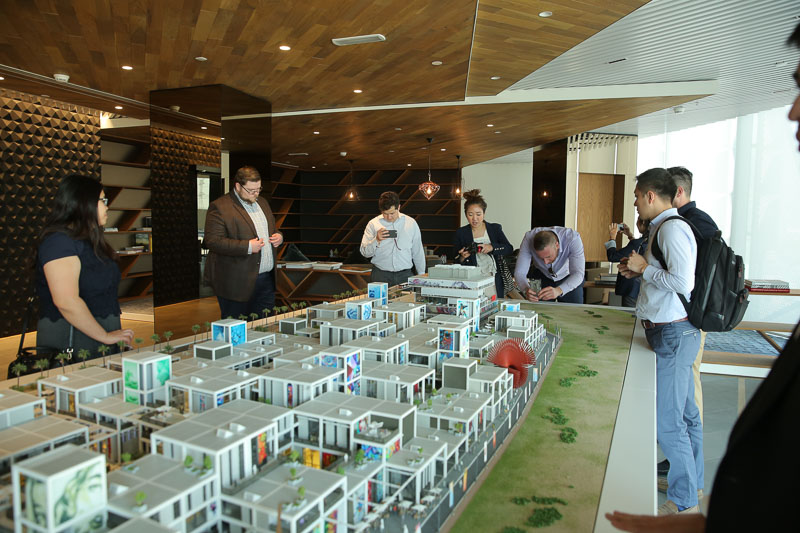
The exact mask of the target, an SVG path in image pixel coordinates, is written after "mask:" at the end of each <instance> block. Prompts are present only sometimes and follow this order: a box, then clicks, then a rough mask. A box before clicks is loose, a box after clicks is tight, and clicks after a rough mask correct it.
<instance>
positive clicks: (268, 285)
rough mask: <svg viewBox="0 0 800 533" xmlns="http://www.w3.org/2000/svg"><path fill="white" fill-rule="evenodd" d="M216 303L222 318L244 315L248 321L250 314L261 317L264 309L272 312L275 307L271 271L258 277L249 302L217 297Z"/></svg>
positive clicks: (273, 281) (273, 282)
mask: <svg viewBox="0 0 800 533" xmlns="http://www.w3.org/2000/svg"><path fill="white" fill-rule="evenodd" d="M217 302H219V311H220V316H221V317H222V318H228V317H230V318H239V317H240V316H242V315H245V316H246V317H247V320H250V315H251V314H252V313H255V314H257V315H258V316H260V317H263V316H264V309H269V310H270V311H272V308H273V307H275V280H274V278H273V277H272V271H271V270H270V271H268V272H262V273H261V274H259V275H258V277H257V278H256V286H255V288H254V289H253V294H252V296H250V300H248V301H246V302H237V301H236V300H228V299H227V298H223V297H222V296H217Z"/></svg>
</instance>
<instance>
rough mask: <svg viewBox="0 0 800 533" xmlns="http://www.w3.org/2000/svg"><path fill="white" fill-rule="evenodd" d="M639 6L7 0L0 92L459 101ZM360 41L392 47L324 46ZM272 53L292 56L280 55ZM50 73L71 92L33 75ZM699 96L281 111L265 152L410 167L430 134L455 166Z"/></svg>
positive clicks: (0, 40)
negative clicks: (61, 76) (183, 91)
mask: <svg viewBox="0 0 800 533" xmlns="http://www.w3.org/2000/svg"><path fill="white" fill-rule="evenodd" d="M646 1H647V0H620V1H616V2H608V1H607V0H552V1H537V0H529V1H526V0H480V2H477V1H476V0H437V1H435V2H431V1H430V0H337V1H331V0H307V1H306V2H304V3H303V4H302V8H298V4H297V3H296V2H285V1H281V0H269V1H267V0H262V1H258V2H254V1H251V0H138V1H136V2H129V1H113V2H104V1H96V0H74V1H56V0H39V1H30V0H3V1H2V2H0V75H2V76H4V77H5V78H6V79H5V80H2V81H0V88H3V87H6V88H9V89H13V90H20V91H25V92H30V93H33V94H38V93H42V92H46V94H49V95H50V96H51V97H52V98H57V99H63V100H65V101H68V102H72V103H75V104H78V105H82V106H88V107H95V108H97V109H101V110H105V111H110V112H116V113H122V114H128V115H129V116H133V117H138V118H146V117H147V116H148V106H147V105H146V104H147V103H148V100H149V95H150V91H153V90H158V89H173V88H180V87H195V86H203V85H213V84H224V85H227V86H229V87H232V88H234V89H236V90H239V91H242V92H244V93H247V94H250V95H253V96H255V97H259V98H262V99H265V100H267V101H268V102H270V104H271V107H272V112H274V113H280V112H295V111H299V110H315V109H318V110H322V109H330V108H355V107H358V108H364V107H370V106H376V105H397V104H409V103H428V102H458V101H462V100H464V98H465V97H467V96H483V95H495V94H497V93H498V92H500V91H502V90H504V89H506V88H507V87H509V86H510V85H511V84H513V83H514V82H516V81H517V80H519V79H521V78H523V77H524V76H526V75H528V74H530V73H531V72H532V71H534V70H536V69H538V68H539V67H541V66H542V65H544V64H546V63H547V62H549V61H550V60H551V59H553V58H555V57H557V56H559V55H561V54H562V53H564V52H565V51H567V50H568V49H570V48H571V47H573V46H574V45H576V44H577V43H579V42H581V41H583V40H585V39H587V38H588V37H590V36H592V35H594V34H595V33H597V32H598V31H600V30H602V29H603V28H605V27H607V26H608V25H610V24H612V23H613V22H615V21H616V20H618V19H619V18H621V17H623V16H625V15H626V14H628V13H630V12H631V11H633V10H635V9H636V8H637V7H639V6H641V5H643V4H645V3H646ZM541 11H552V12H553V16H552V17H549V18H542V17H539V15H538V14H539V13H540V12H541ZM369 33H382V34H384V35H385V36H386V38H387V40H386V41H385V42H381V43H374V44H365V45H359V46H347V47H336V46H334V45H333V44H332V43H331V38H334V37H346V36H352V35H360V34H369ZM283 44H286V45H289V46H291V47H292V49H291V50H290V51H281V50H279V48H278V47H279V46H280V45H283ZM197 56H204V57H206V58H208V60H207V61H204V62H200V61H196V60H195V59H194V58H195V57H197ZM434 60H438V61H442V62H443V64H442V65H440V66H434V65H432V64H431V62H432V61H434ZM3 65H5V67H4V66H3ZM122 65H131V66H133V70H131V71H125V70H122V69H121V66H122ZM7 67H10V68H7ZM15 69H19V70H15ZM21 71H22V72H21ZM31 73H32V74H31ZM54 73H65V74H68V75H69V76H70V83H69V84H60V83H58V82H54V81H47V80H44V79H42V78H37V76H36V75H41V76H46V77H47V78H50V79H52V75H53V74H54ZM491 76H500V77H501V79H500V80H490V77H491ZM84 88H91V89H93V90H94V91H92V90H86V89H84ZM354 89H362V90H363V92H362V93H361V94H356V93H354V92H353V90H354ZM98 91H100V92H102V93H106V94H101V93H100V92H98ZM115 95H116V96H118V97H121V99H120V100H119V101H115ZM695 98H697V96H681V97H669V96H668V97H659V98H652V97H651V98H627V99H597V100H580V101H558V102H537V103H525V104H493V105H479V106H444V107H416V108H401V109H397V108H396V109H388V110H358V111H356V110H353V111H347V112H341V113H328V114H321V113H318V114H310V115H295V116H278V117H273V119H272V124H273V126H272V128H273V132H272V139H273V147H272V150H273V159H274V160H275V161H278V162H281V163H285V162H287V161H288V162H289V163H290V164H295V165H299V166H301V167H302V168H310V167H311V166H316V167H317V168H322V167H325V168H346V167H347V163H346V161H345V159H350V158H353V159H355V160H356V166H357V167H358V168H399V167H406V165H407V164H408V163H412V165H413V167H416V168H420V167H424V166H426V165H427V152H426V151H425V150H423V149H422V148H423V147H424V146H425V138H426V137H434V138H435V143H434V144H435V148H434V150H433V152H432V157H433V165H434V166H435V167H439V168H452V167H455V166H456V158H455V154H461V155H462V163H463V164H465V165H469V164H474V163H477V162H481V161H485V160H488V159H493V158H495V157H499V156H502V155H506V154H508V153H513V152H515V151H518V150H522V149H525V148H530V147H531V146H536V145H540V144H543V143H547V142H550V141H553V140H557V139H561V138H564V137H566V136H569V135H572V134H577V133H581V132H584V131H589V130H592V129H596V128H599V127H602V126H604V125H608V124H612V123H615V122H619V121H622V120H627V119H630V118H634V117H637V116H640V115H642V114H645V113H649V112H652V111H656V110H659V109H663V108H665V107H669V106H673V105H676V104H678V103H682V102H686V101H689V100H692V99H695ZM115 104H121V105H123V107H124V110H123V111H114V109H113V106H114V105H115ZM182 104H183V105H182V106H181V107H182V110H185V109H186V108H187V107H188V103H187V102H183V103H182ZM214 120H217V119H214ZM486 124H495V125H496V127H493V128H488V127H487V126H486ZM395 128H401V129H400V130H397V129H395ZM313 131H320V134H319V135H314V134H313ZM494 131H501V132H502V133H494ZM440 148H445V149H446V151H441V150H440ZM390 150H393V151H390ZM342 151H347V152H348V156H347V157H346V158H342V157H341V156H340V155H339V152H342ZM293 152H307V153H309V154H311V155H309V156H292V157H290V156H288V154H289V153H293ZM326 163H327V166H326V165H325V164H326Z"/></svg>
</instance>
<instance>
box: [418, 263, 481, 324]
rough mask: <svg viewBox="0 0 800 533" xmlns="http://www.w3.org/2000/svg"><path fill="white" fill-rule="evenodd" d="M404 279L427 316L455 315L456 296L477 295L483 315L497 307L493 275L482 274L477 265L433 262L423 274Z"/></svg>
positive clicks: (469, 296)
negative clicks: (425, 274) (414, 292)
mask: <svg viewBox="0 0 800 533" xmlns="http://www.w3.org/2000/svg"><path fill="white" fill-rule="evenodd" d="M408 282H409V285H410V286H411V287H413V288H414V289H416V290H417V291H418V292H417V301H420V302H422V303H425V304H426V306H427V314H428V315H432V314H437V313H441V314H449V315H456V314H457V313H458V300H459V299H475V298H477V299H478V300H479V302H480V312H481V314H484V315H485V314H488V313H490V312H491V311H492V310H494V309H496V307H497V302H496V298H497V295H496V288H495V283H494V276H486V275H484V274H483V273H482V272H481V271H480V269H479V268H478V267H473V266H465V265H435V266H433V267H431V268H429V269H428V274H427V276H412V277H410V278H408Z"/></svg>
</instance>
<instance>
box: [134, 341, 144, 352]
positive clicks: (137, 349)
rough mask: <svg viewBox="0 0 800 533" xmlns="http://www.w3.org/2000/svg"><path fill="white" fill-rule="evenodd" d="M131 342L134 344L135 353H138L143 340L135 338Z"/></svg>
mask: <svg viewBox="0 0 800 533" xmlns="http://www.w3.org/2000/svg"><path fill="white" fill-rule="evenodd" d="M133 342H134V343H135V344H136V353H139V349H140V348H141V345H142V343H143V342H144V339H143V338H141V337H136V338H135V339H133Z"/></svg>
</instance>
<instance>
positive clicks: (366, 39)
mask: <svg viewBox="0 0 800 533" xmlns="http://www.w3.org/2000/svg"><path fill="white" fill-rule="evenodd" d="M385 40H386V37H384V36H383V35H381V34H380V33H373V34H370V35H356V36H355V37H339V38H337V39H331V42H332V43H333V44H335V45H336V46H350V45H351V44H366V43H379V42H381V41H385Z"/></svg>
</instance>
